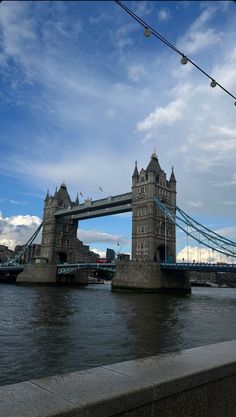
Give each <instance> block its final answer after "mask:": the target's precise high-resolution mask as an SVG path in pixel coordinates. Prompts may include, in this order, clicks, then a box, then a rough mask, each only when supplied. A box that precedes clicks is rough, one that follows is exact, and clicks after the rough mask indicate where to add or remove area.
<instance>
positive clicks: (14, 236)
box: [0, 213, 41, 250]
mask: <svg viewBox="0 0 236 417" xmlns="http://www.w3.org/2000/svg"><path fill="white" fill-rule="evenodd" d="M40 224H41V219H40V218H39V217H37V216H30V215H24V216H23V215H18V216H11V217H3V215H2V213H0V244H1V245H6V246H8V247H9V249H12V250H14V249H15V246H16V245H23V244H25V243H26V242H27V241H28V240H29V238H30V237H31V236H32V235H33V233H34V232H35V231H36V230H37V228H38V226H39V225H40ZM40 240H41V234H40V235H38V237H37V239H36V242H37V243H39V242H40Z"/></svg>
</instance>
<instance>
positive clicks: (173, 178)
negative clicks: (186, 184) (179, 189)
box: [170, 166, 176, 182]
mask: <svg viewBox="0 0 236 417" xmlns="http://www.w3.org/2000/svg"><path fill="white" fill-rule="evenodd" d="M170 182H176V179H175V174H174V167H173V166H172V168H171V175H170Z"/></svg>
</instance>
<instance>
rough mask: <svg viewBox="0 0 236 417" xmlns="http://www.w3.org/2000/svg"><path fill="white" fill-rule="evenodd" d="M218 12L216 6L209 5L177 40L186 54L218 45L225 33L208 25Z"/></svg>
mask: <svg viewBox="0 0 236 417" xmlns="http://www.w3.org/2000/svg"><path fill="white" fill-rule="evenodd" d="M215 12H216V8H215V7H207V8H206V9H204V10H203V11H202V13H201V14H200V16H198V18H197V19H196V20H195V21H194V23H193V24H192V25H191V26H190V27H189V29H188V31H187V32H186V33H185V35H184V36H182V37H180V38H179V40H178V42H177V48H178V49H180V50H182V51H183V52H184V53H185V54H194V53H197V52H198V51H200V50H206V49H207V48H209V47H210V46H212V45H214V47H216V45H217V43H219V42H220V41H221V39H222V36H223V34H222V33H217V32H216V30H215V29H214V28H212V27H207V25H206V24H207V23H209V21H210V20H211V19H212V17H213V16H214V14H215Z"/></svg>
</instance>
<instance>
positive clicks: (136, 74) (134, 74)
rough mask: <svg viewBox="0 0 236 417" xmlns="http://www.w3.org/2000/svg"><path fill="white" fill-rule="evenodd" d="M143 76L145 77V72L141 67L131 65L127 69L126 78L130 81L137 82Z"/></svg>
mask: <svg viewBox="0 0 236 417" xmlns="http://www.w3.org/2000/svg"><path fill="white" fill-rule="evenodd" d="M144 75H146V71H145V69H144V68H143V67H142V66H141V65H132V66H131V67H129V68H128V76H129V78H130V80H131V81H134V82H139V81H140V80H141V79H142V78H143V76H144Z"/></svg>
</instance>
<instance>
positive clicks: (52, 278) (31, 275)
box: [16, 264, 57, 284]
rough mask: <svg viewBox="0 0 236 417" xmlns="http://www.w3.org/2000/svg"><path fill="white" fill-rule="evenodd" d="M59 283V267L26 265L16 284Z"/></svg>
mask: <svg viewBox="0 0 236 417" xmlns="http://www.w3.org/2000/svg"><path fill="white" fill-rule="evenodd" d="M56 281H57V265H48V264H26V265H24V271H23V272H21V273H20V274H19V275H18V276H17V278H16V282H17V283H20V284H26V283H27V284H55V283H56Z"/></svg>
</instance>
